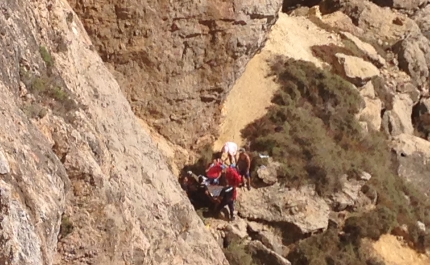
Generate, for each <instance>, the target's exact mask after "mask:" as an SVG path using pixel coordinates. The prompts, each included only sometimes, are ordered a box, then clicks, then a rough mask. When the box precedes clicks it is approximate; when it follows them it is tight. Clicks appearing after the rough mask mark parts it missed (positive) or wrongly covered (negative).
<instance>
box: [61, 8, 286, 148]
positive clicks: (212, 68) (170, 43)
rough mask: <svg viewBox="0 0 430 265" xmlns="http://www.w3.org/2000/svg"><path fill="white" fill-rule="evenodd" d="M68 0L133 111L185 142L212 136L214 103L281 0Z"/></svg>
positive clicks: (173, 138) (254, 46) (252, 50)
mask: <svg viewBox="0 0 430 265" xmlns="http://www.w3.org/2000/svg"><path fill="white" fill-rule="evenodd" d="M69 3H70V4H71V5H72V6H73V8H74V10H75V11H76V12H77V13H78V15H79V17H80V18H81V19H82V21H83V24H84V25H85V28H86V30H87V31H88V33H89V35H90V36H91V37H92V39H93V41H94V45H95V48H96V49H97V51H98V52H99V53H100V55H101V56H102V58H103V60H104V61H105V62H108V63H109V64H111V66H112V68H113V69H115V71H114V73H115V76H116V77H117V80H118V81H119V83H120V85H121V88H122V90H123V92H124V93H125V94H126V95H127V98H128V100H129V102H130V104H131V106H132V109H133V111H134V112H135V113H136V114H137V115H138V116H140V117H142V118H145V120H149V122H150V123H151V124H152V125H153V126H155V127H156V128H157V129H158V130H159V132H160V133H161V134H162V135H164V136H166V137H167V138H168V139H169V140H171V141H173V142H175V143H177V144H180V145H182V146H187V147H189V146H191V145H192V144H194V143H195V142H196V141H197V140H198V139H199V138H200V137H204V136H205V135H209V134H216V132H215V127H214V126H215V125H216V123H217V121H218V117H219V115H220V111H219V109H218V107H219V105H220V103H221V102H222V101H223V100H224V96H225V95H226V93H227V92H228V91H229V89H230V87H231V86H232V84H233V83H234V81H235V80H236V79H237V78H238V76H239V75H240V74H241V73H242V72H243V70H244V67H245V64H246V63H247V62H248V60H249V59H250V58H251V57H252V56H253V55H254V54H255V52H256V51H257V50H258V49H259V48H260V47H261V46H262V45H263V43H264V41H265V34H266V32H267V31H268V30H269V28H270V26H271V25H272V24H273V23H274V22H275V21H276V17H277V13H278V11H279V9H280V7H281V4H282V0H264V1H260V0H252V1H243V0H235V1H227V2H226V1H221V0H220V1H203V2H202V1H186V2H184V1H170V2H166V1H155V0H152V1H145V2H142V1H132V0H128V1H109V0H97V1H90V2H88V1H78V0H69ZM161 10H162V11H161ZM201 144H204V143H201Z"/></svg>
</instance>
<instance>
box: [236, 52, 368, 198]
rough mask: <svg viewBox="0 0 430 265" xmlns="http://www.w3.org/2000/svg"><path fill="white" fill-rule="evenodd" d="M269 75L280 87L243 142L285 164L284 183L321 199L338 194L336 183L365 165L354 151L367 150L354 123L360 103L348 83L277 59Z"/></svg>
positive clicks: (308, 65) (307, 66)
mask: <svg viewBox="0 0 430 265" xmlns="http://www.w3.org/2000/svg"><path fill="white" fill-rule="evenodd" d="M272 70H273V72H274V74H275V75H276V76H277V77H278V80H279V82H280V84H281V89H280V90H279V91H278V93H277V94H276V95H275V96H274V98H273V103H274V105H273V106H272V107H271V108H269V110H268V113H267V115H266V116H264V117H263V118H261V119H259V120H257V121H256V122H254V123H253V124H250V125H248V126H247V127H246V128H245V129H244V130H243V131H242V134H243V136H244V137H245V138H247V139H248V140H250V141H251V149H252V150H255V151H257V152H264V151H265V152H267V153H268V154H269V155H270V156H272V157H274V158H275V159H276V160H278V161H280V162H282V163H283V164H284V166H282V167H281V169H280V172H279V175H280V176H281V177H282V178H284V179H285V180H286V181H287V182H299V183H307V182H309V181H310V182H313V183H315V184H316V185H317V190H318V192H319V193H320V194H329V193H331V192H333V191H335V190H338V189H339V188H340V187H341V183H340V182H339V179H338V177H339V176H341V175H342V174H344V173H346V172H348V171H350V170H353V169H361V168H362V167H363V163H365V161H364V160H365V159H364V158H363V157H357V156H356V155H355V152H354V150H356V149H359V148H360V149H365V151H370V149H372V146H366V140H365V139H364V140H363V137H362V136H361V128H360V126H359V124H358V123H357V122H356V120H355V118H354V115H355V114H356V113H357V112H358V110H359V108H360V106H361V104H362V99H361V97H360V96H359V95H358V92H357V91H356V90H355V89H354V88H353V87H352V86H351V84H350V83H348V82H346V81H345V80H343V79H341V78H340V77H338V76H335V75H333V74H331V73H330V72H328V71H325V70H320V69H318V68H316V67H315V66H314V65H313V64H311V63H308V62H303V61H294V60H286V61H284V60H282V59H278V61H277V62H276V63H274V64H273V67H272Z"/></svg>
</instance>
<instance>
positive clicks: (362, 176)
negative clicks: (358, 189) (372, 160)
mask: <svg viewBox="0 0 430 265" xmlns="http://www.w3.org/2000/svg"><path fill="white" fill-rule="evenodd" d="M371 178H372V175H370V174H369V173H367V172H365V171H363V172H361V174H360V179H361V180H370V179H371Z"/></svg>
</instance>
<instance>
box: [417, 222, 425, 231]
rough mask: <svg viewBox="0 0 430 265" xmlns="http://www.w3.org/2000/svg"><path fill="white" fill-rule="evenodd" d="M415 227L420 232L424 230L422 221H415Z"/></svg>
mask: <svg viewBox="0 0 430 265" xmlns="http://www.w3.org/2000/svg"><path fill="white" fill-rule="evenodd" d="M417 227H418V229H419V230H420V231H421V232H425V231H426V225H425V224H424V223H423V222H420V221H417Z"/></svg>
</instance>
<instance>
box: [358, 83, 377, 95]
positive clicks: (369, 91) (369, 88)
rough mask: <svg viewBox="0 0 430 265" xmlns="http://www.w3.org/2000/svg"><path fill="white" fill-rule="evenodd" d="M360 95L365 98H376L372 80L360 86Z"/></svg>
mask: <svg viewBox="0 0 430 265" xmlns="http://www.w3.org/2000/svg"><path fill="white" fill-rule="evenodd" d="M359 90H360V95H361V96H362V97H363V98H365V97H367V98H370V99H374V98H375V88H374V87H373V84H372V82H367V83H366V84H365V85H364V86H362V87H360V88H359Z"/></svg>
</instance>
